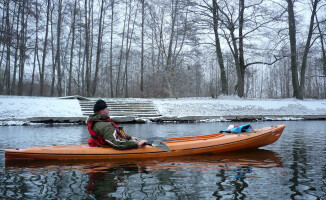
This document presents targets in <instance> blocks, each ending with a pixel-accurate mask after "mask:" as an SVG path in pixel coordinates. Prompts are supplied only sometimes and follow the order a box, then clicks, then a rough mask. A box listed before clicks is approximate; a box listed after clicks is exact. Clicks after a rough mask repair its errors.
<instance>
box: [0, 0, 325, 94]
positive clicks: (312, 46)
mask: <svg viewBox="0 0 326 200" xmlns="http://www.w3.org/2000/svg"><path fill="white" fill-rule="evenodd" d="M0 16H1V18H0V19H1V21H0V95H27V96H54V97H56V96H70V95H81V96H87V97H110V98H133V97H135V98H181V97H213V98H215V97H217V96H220V95H236V96H239V97H241V98H292V97H293V98H297V99H304V98H315V99H325V98H326V49H325V48H326V47H325V46H326V1H322V0H250V1H249V0H65V1H63V0H1V1H0Z"/></svg>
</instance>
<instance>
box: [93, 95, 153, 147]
mask: <svg viewBox="0 0 326 200" xmlns="http://www.w3.org/2000/svg"><path fill="white" fill-rule="evenodd" d="M93 111H94V114H93V115H90V116H89V117H88V118H87V125H88V131H89V134H90V135H91V137H90V138H89V140H88V144H89V146H91V147H98V146H100V147H113V148H115V149H133V148H139V147H141V146H143V145H145V144H146V143H147V142H148V141H147V140H139V139H138V138H137V137H133V136H130V135H127V134H125V133H124V131H123V129H121V128H120V127H118V125H117V124H116V123H115V122H113V120H112V119H111V118H110V117H109V109H108V107H107V105H106V103H105V101H103V100H101V99H99V100H97V101H96V103H95V104H94V108H93Z"/></svg>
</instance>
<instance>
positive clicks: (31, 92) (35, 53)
mask: <svg viewBox="0 0 326 200" xmlns="http://www.w3.org/2000/svg"><path fill="white" fill-rule="evenodd" d="M35 13H39V10H38V3H37V2H36V3H35ZM38 18H39V16H38V15H37V16H36V23H35V31H36V34H35V46H34V61H33V73H32V82H31V88H30V90H29V96H33V89H34V76H35V68H36V61H37V60H38Z"/></svg>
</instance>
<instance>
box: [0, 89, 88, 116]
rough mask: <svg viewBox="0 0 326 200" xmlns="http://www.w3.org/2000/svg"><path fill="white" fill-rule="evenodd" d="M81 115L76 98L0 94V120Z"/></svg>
mask: <svg viewBox="0 0 326 200" xmlns="http://www.w3.org/2000/svg"><path fill="white" fill-rule="evenodd" d="M82 116H83V114H82V112H81V108H80V105H79V103H78V100H77V99H59V98H51V97H27V96H1V95H0V120H4V119H26V118H32V117H82Z"/></svg>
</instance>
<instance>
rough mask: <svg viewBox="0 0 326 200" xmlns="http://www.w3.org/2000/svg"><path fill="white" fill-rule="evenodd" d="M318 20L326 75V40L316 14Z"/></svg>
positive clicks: (325, 74)
mask: <svg viewBox="0 0 326 200" xmlns="http://www.w3.org/2000/svg"><path fill="white" fill-rule="evenodd" d="M316 22H317V28H318V32H319V37H320V43H321V51H322V62H323V71H324V76H325V77H326V49H325V44H324V43H325V41H324V35H323V32H322V30H321V29H320V24H319V21H318V18H317V15H316Z"/></svg>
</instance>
